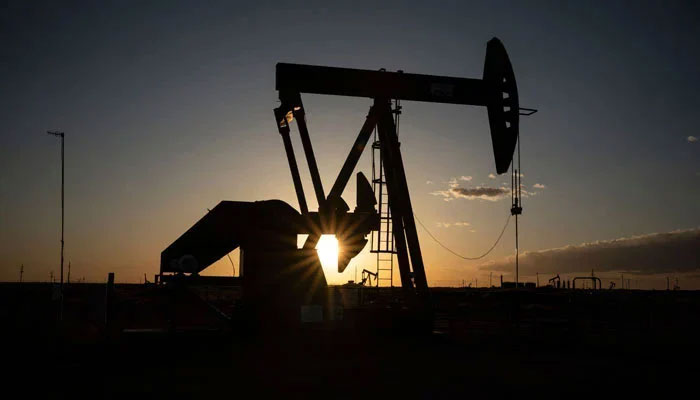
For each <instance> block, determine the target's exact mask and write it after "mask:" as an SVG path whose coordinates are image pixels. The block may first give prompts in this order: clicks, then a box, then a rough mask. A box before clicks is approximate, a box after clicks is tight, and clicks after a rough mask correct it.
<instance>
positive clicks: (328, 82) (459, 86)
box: [275, 63, 487, 106]
mask: <svg viewBox="0 0 700 400" xmlns="http://www.w3.org/2000/svg"><path fill="white" fill-rule="evenodd" d="M276 72H277V74H276V84H275V86H276V87H275V88H276V89H277V90H278V91H280V93H282V92H289V93H294V92H296V93H315V94H327V95H337V96H353V97H367V98H386V99H401V100H413V101H426V102H431V103H450V104H464V105H474V106H485V105H486V100H487V98H486V95H485V93H486V92H487V85H486V84H485V83H484V81H483V80H481V79H469V78H453V77H447V76H434V75H420V74H407V73H403V72H388V71H371V70H363V69H354V68H337V67H322V66H317V65H302V64H286V63H278V64H277V71H276Z"/></svg>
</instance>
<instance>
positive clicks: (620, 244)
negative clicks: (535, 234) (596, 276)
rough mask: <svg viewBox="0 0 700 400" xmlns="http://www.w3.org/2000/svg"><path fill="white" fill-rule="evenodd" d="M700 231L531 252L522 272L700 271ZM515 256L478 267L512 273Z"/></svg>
mask: <svg viewBox="0 0 700 400" xmlns="http://www.w3.org/2000/svg"><path fill="white" fill-rule="evenodd" d="M698 249H700V228H693V229H687V230H677V231H672V232H664V233H651V234H647V235H640V236H632V237H623V238H619V239H614V240H604V241H597V242H593V243H584V244H580V245H573V246H565V247H560V248H554V249H547V250H539V251H529V252H525V253H523V254H522V255H521V256H520V259H519V264H520V271H522V272H523V273H526V274H527V273H529V274H534V273H535V272H540V273H552V274H556V273H573V272H580V273H584V272H590V271H591V269H595V270H596V271H601V272H604V271H620V272H636V273H649V274H654V273H670V272H693V271H695V272H697V271H700V251H699V250H698ZM513 264H514V260H513V257H512V256H511V257H507V258H504V259H501V260H497V261H492V262H489V263H485V264H482V265H480V266H479V269H481V270H492V271H510V270H512V269H513Z"/></svg>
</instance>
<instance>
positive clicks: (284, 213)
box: [161, 38, 521, 320]
mask: <svg viewBox="0 0 700 400" xmlns="http://www.w3.org/2000/svg"><path fill="white" fill-rule="evenodd" d="M276 89H277V90H278V92H279V99H280V101H281V104H280V106H279V107H277V108H275V109H274V115H275V122H276V125H277V128H278V131H279V133H280V135H281V136H282V141H283V143H284V148H285V152H286V155H287V160H288V162H289V167H290V171H291V175H292V180H293V182H294V188H295V191H296V196H297V200H298V202H299V209H300V211H301V212H298V211H297V210H295V209H294V208H293V207H292V206H290V205H289V204H287V203H284V202H282V201H279V200H270V201H260V202H234V201H222V202H221V203H219V204H218V205H217V206H216V207H215V208H214V209H212V210H211V211H210V212H209V213H208V214H207V215H205V216H204V217H203V218H202V219H201V220H199V221H198V222H197V223H196V224H195V225H194V226H192V228H190V229H189V230H188V231H187V232H185V233H184V234H183V235H182V236H181V237H180V238H179V239H177V240H176V241H175V242H174V243H173V244H171V245H170V246H168V248H167V249H165V250H164V251H163V252H162V254H161V276H167V275H168V274H181V275H182V274H198V273H199V272H201V271H202V270H203V269H205V268H207V267H208V266H209V265H211V264H212V263H214V262H215V261H217V260H218V259H220V258H221V257H223V256H225V255H226V254H228V253H229V252H230V251H232V250H234V249H236V248H238V247H240V249H241V252H240V253H241V261H240V271H241V272H240V274H241V277H242V278H241V279H242V286H243V298H244V303H245V304H247V305H248V306H249V307H251V309H254V310H255V312H256V313H258V314H259V313H265V314H268V315H269V313H270V312H273V313H275V315H277V316H278V318H286V317H285V315H286V316H289V318H290V320H291V319H294V318H296V319H297V320H298V319H299V315H300V311H299V310H300V308H301V309H303V308H304V307H307V308H308V307H309V306H314V305H318V306H321V307H323V308H324V309H325V310H326V312H325V314H324V315H330V314H332V313H330V312H329V311H328V307H327V306H324V304H327V295H326V294H327V292H328V291H327V284H326V280H325V277H324V275H323V270H322V268H321V264H320V260H319V257H318V255H317V253H316V251H315V247H316V245H317V243H318V241H319V239H320V237H321V235H323V234H333V235H335V236H336V237H337V239H338V242H339V248H340V254H339V262H338V270H339V272H342V271H343V270H344V269H345V268H346V266H347V265H348V262H349V261H350V260H351V259H352V258H353V257H354V256H356V255H357V254H358V253H359V252H360V251H361V250H362V249H363V248H364V247H365V245H366V243H367V239H366V236H367V235H368V234H369V233H370V231H373V230H377V229H378V225H379V216H378V214H377V211H376V209H375V205H376V200H375V193H373V190H372V186H371V185H370V183H369V182H368V181H367V179H366V178H365V176H364V175H363V174H362V173H358V174H357V202H356V204H357V206H356V208H355V209H354V210H353V211H352V212H351V211H350V208H349V207H348V205H347V203H346V202H345V201H344V200H343V198H342V197H341V196H342V194H343V191H344V189H345V187H346V185H347V183H348V181H349V179H350V177H351V175H352V173H353V171H354V169H355V167H356V165H357V162H358V160H359V159H360V156H361V154H362V152H363V150H364V148H365V146H366V144H367V142H368V140H369V138H370V136H371V134H372V132H373V131H374V130H375V127H376V129H377V132H378V137H379V142H380V151H381V160H382V163H383V168H384V171H385V174H386V184H387V190H388V196H389V197H388V198H389V200H388V201H389V207H390V209H391V216H392V224H393V238H394V241H395V247H394V248H395V251H396V256H397V259H398V266H399V272H400V276H401V285H402V288H403V294H404V298H405V300H406V301H405V304H406V305H407V307H409V308H411V309H414V310H417V311H418V313H419V314H424V315H428V314H429V313H430V309H431V304H430V294H429V290H428V283H427V279H426V274H425V267H424V264H423V257H422V254H421V248H420V244H419V241H418V234H417V232H416V225H415V221H414V216H413V209H412V206H411V198H410V195H409V190H408V183H407V179H406V174H405V171H404V166H403V158H402V154H401V149H400V146H399V141H398V137H397V132H396V126H395V123H394V119H393V115H394V113H396V112H398V110H396V109H393V108H392V100H409V101H422V102H432V103H449V104H462V105H474V106H486V108H487V111H488V118H489V125H490V129H491V138H492V144H493V152H494V157H495V162H496V172H497V173H498V174H502V173H505V172H507V171H508V168H509V166H510V164H511V161H512V158H513V152H514V150H515V146H516V143H517V140H518V123H519V115H520V112H521V109H520V108H519V104H518V91H517V86H516V82H515V76H514V74H513V69H512V66H511V63H510V60H509V59H508V55H507V53H506V50H505V48H504V47H503V44H502V43H501V42H500V41H499V40H498V39H496V38H493V39H491V40H490V41H489V42H488V44H487V49H486V61H485V64H484V75H483V79H467V78H453V77H444V76H431V75H418V74H409V73H403V72H401V71H399V72H386V71H383V70H382V71H370V70H359V69H348V68H333V67H322V66H311V65H299V64H284V63H280V64H277V71H276ZM302 93H310V94H322V95H336V96H352V97H365V98H369V99H372V100H373V103H372V105H371V107H370V108H369V113H368V115H367V117H366V119H365V121H364V124H363V125H362V128H361V129H360V132H359V134H358V136H357V138H356V140H355V142H354V144H353V145H352V147H351V149H350V152H349V154H348V155H347V158H346V160H345V163H344V165H343V166H342V168H341V170H340V172H339V174H338V176H337V178H336V180H335V182H334V184H333V186H332V187H331V190H330V192H328V194H326V192H325V191H324V188H323V184H322V182H321V178H320V174H319V171H318V166H317V164H316V159H315V156H314V151H313V147H312V144H311V139H310V136H309V131H308V127H307V125H306V120H305V109H304V105H303V103H302V99H301V94H302ZM294 120H296V121H297V126H298V130H299V134H300V137H301V143H302V146H303V149H304V153H305V156H306V161H307V163H308V167H309V171H310V175H311V181H312V184H313V189H314V193H315V195H316V200H317V202H318V204H319V209H318V211H309V209H308V206H307V202H306V198H305V195H304V188H303V185H302V182H301V178H300V175H299V169H298V166H297V161H296V157H295V154H294V149H293V147H292V142H291V139H290V124H291V123H292V121H294ZM298 234H308V238H307V239H306V242H305V243H304V245H303V247H302V248H297V235H298Z"/></svg>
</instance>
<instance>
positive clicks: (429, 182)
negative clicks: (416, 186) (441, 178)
mask: <svg viewBox="0 0 700 400" xmlns="http://www.w3.org/2000/svg"><path fill="white" fill-rule="evenodd" d="M425 184H426V185H432V184H433V181H425Z"/></svg>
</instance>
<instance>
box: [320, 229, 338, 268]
mask: <svg viewBox="0 0 700 400" xmlns="http://www.w3.org/2000/svg"><path fill="white" fill-rule="evenodd" d="M316 251H317V252H318V258H319V259H321V266H322V267H323V270H324V271H337V270H338V239H336V237H335V235H321V238H320V239H319V240H318V244H316Z"/></svg>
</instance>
